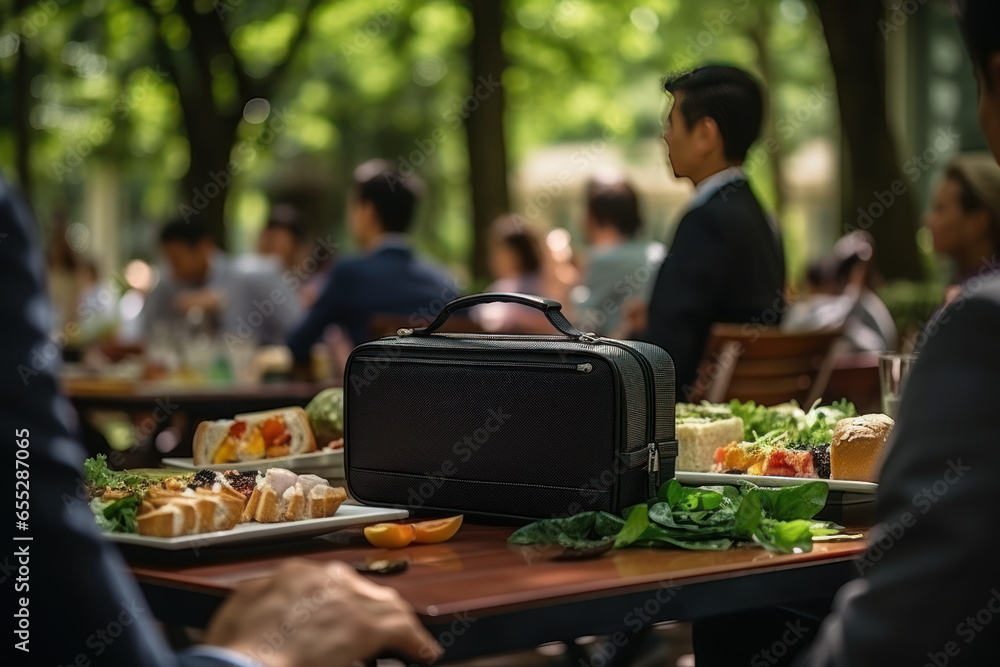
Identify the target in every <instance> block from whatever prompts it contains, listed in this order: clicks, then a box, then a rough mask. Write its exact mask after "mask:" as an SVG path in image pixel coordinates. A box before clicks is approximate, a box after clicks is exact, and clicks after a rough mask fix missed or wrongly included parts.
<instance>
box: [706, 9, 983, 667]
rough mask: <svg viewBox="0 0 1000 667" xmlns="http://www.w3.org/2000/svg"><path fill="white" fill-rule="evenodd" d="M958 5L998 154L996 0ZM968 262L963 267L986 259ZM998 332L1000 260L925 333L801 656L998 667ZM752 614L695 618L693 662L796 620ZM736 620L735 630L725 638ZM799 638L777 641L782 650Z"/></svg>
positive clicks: (731, 652) (730, 652)
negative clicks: (868, 505) (871, 484)
mask: <svg viewBox="0 0 1000 667" xmlns="http://www.w3.org/2000/svg"><path fill="white" fill-rule="evenodd" d="M956 9H957V16H958V21H959V25H960V27H961V29H962V33H963V35H964V37H965V43H966V47H967V49H968V51H969V52H970V54H971V56H972V61H973V66H974V69H975V74H976V78H977V80H978V84H979V119H980V125H981V126H982V129H983V132H984V134H985V135H986V140H987V143H988V144H989V146H990V149H991V152H992V154H993V156H994V159H1000V32H998V31H997V29H996V27H997V25H1000V3H997V2H996V0H964V2H958V3H956ZM988 251H989V248H986V247H985V246H984V248H983V250H981V252H988ZM968 260H969V261H968V264H967V266H969V267H972V266H975V265H978V264H979V263H980V262H989V261H990V258H988V257H985V256H978V257H977V256H971V257H968ZM998 331H1000V273H998V272H996V271H994V272H991V273H989V272H987V273H984V274H983V275H981V276H978V275H977V276H974V277H972V278H970V279H968V280H966V281H965V282H964V283H963V285H962V288H961V291H960V293H959V294H958V295H957V296H956V297H955V298H954V299H953V300H952V302H951V303H950V304H949V305H948V306H946V307H945V309H944V311H943V312H942V313H941V315H940V317H938V319H937V322H936V324H935V328H933V329H929V330H927V331H925V336H924V338H923V340H922V341H921V343H922V344H921V345H920V346H919V347H918V349H917V353H918V356H917V360H916V363H915V364H914V366H913V368H912V370H911V371H910V375H909V378H908V379H907V382H906V386H905V387H904V388H903V394H902V396H901V401H900V404H899V408H898V413H897V416H896V423H895V426H894V428H893V431H892V435H891V437H890V441H889V443H888V444H887V447H888V451H887V453H886V455H885V461H884V464H883V466H882V472H881V476H880V478H879V488H878V499H877V503H876V506H875V507H876V513H877V514H876V516H877V519H878V522H877V523H876V525H875V526H874V528H872V530H871V532H870V533H869V535H868V543H869V547H868V550H867V552H866V553H865V554H864V556H862V557H861V558H860V559H859V560H857V561H856V564H855V565H856V567H857V572H858V574H859V575H860V577H859V578H858V579H856V580H854V581H852V582H850V583H848V584H846V585H845V586H843V587H842V588H841V589H840V591H839V592H838V593H837V596H836V597H835V598H834V604H833V611H832V613H830V615H829V616H828V617H827V618H826V619H825V620H823V621H822V624H821V625H819V628H818V635H817V638H816V639H815V641H813V642H812V644H811V646H809V649H808V651H806V652H803V653H801V654H800V655H798V656H797V658H798V660H797V662H796V663H795V664H796V665H797V667H834V666H845V665H850V667H883V666H885V665H931V666H934V667H943V666H944V665H948V666H949V667H956V666H959V667H960V666H963V665H974V666H977V667H978V666H980V665H994V664H996V661H997V656H998V655H1000V622H998V619H997V614H998V613H1000V569H998V568H997V565H996V554H997V552H998V550H1000V514H998V513H997V498H996V489H997V480H998V479H1000V447H997V434H998V433H1000V411H998V410H997V405H1000V384H998V383H997V377H1000V345H998V344H997V332H998ZM773 615H774V612H771V614H770V615H769V617H771V618H774V616H773ZM760 618H761V615H760V614H759V613H757V612H754V613H753V614H748V615H745V616H744V617H742V618H730V619H725V621H723V620H721V619H720V621H719V622H716V623H712V624H701V625H700V627H699V626H696V627H695V636H694V641H695V651H696V656H697V657H696V660H697V664H698V666H699V667H713V666H714V665H735V664H754V662H753V660H754V657H755V656H756V659H757V662H758V663H760V664H763V663H764V660H763V658H762V656H761V645H762V644H763V645H767V646H769V645H770V644H771V642H774V641H775V640H776V639H780V637H781V636H782V633H783V632H785V631H786V630H787V626H785V623H793V624H794V623H795V622H796V621H795V620H793V619H792V618H787V617H786V618H785V619H784V621H782V619H781V618H780V617H777V618H774V621H775V622H774V623H772V624H771V625H770V626H764V625H761V624H760V623H759V620H760ZM799 620H800V621H801V624H800V625H799V626H798V627H802V628H804V629H807V630H810V631H812V630H813V629H815V628H816V627H817V623H816V620H817V619H814V618H813V619H810V618H805V619H802V618H800V619H799ZM744 622H745V625H741V623H744ZM733 628H742V631H739V634H737V635H734V634H733V633H732V632H731V631H732V629H733ZM721 637H725V639H726V641H725V642H721V641H720V638H721ZM804 643H805V642H799V643H797V644H796V645H795V646H794V647H789V646H787V645H785V648H786V649H787V651H786V652H785V655H786V656H788V655H792V654H794V653H796V650H797V649H798V648H800V647H801V646H803V645H804ZM772 657H773V656H772ZM767 664H769V665H773V664H776V663H775V662H772V661H770V660H768V661H767Z"/></svg>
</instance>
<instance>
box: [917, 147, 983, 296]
mask: <svg viewBox="0 0 1000 667" xmlns="http://www.w3.org/2000/svg"><path fill="white" fill-rule="evenodd" d="M924 226H926V227H927V229H929V230H930V232H931V237H932V239H933V240H934V251H935V252H936V253H938V254H940V255H944V256H945V257H948V258H950V259H951V260H952V261H954V263H955V267H956V269H957V272H958V283H959V284H961V283H962V282H964V281H966V280H968V279H969V278H972V277H973V276H975V275H977V274H985V273H992V272H995V271H996V270H997V269H998V268H1000V265H998V258H997V253H998V252H1000V166H997V163H996V161H995V160H994V159H993V156H992V155H991V154H989V153H985V152H982V153H966V154H963V155H959V156H958V157H956V158H955V159H954V160H952V161H951V163H950V164H949V165H948V167H947V168H946V169H945V173H944V177H943V178H942V179H941V182H940V183H939V184H938V186H937V189H936V190H935V192H934V199H933V202H932V203H931V207H930V210H929V211H928V212H927V214H926V216H925V217H924ZM959 292H960V287H959V286H956V287H955V288H952V289H949V290H948V294H947V297H946V302H949V301H951V300H952V299H953V298H955V296H956V295H957V294H958V293H959Z"/></svg>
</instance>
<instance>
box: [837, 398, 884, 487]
mask: <svg viewBox="0 0 1000 667" xmlns="http://www.w3.org/2000/svg"><path fill="white" fill-rule="evenodd" d="M894 423H895V422H893V420H892V418H891V417H889V416H888V415H883V414H871V415H862V416H860V417H854V418H853V419H841V420H840V421H839V422H837V425H836V426H835V427H834V429H833V441H832V442H831V443H830V478H831V479H854V480H859V481H862V482H877V481H878V475H879V471H880V469H881V467H882V458H883V454H884V452H885V443H886V440H888V438H889V434H890V433H891V432H892V427H893V424H894Z"/></svg>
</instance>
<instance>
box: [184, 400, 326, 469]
mask: <svg viewBox="0 0 1000 667" xmlns="http://www.w3.org/2000/svg"><path fill="white" fill-rule="evenodd" d="M314 451H316V440H315V438H314V437H313V433H312V429H310V427H309V419H308V417H307V416H306V412H305V410H303V409H302V408H299V407H293V408H281V409H279V410H268V411H266V412H253V413H248V414H244V415H236V418H235V419H220V420H218V421H204V422H202V423H200V424H198V429H197V430H196V431H195V434H194V464H195V465H198V466H201V465H210V464H221V463H237V462H241V461H259V460H262V459H265V458H268V459H270V458H276V457H279V456H288V455H291V454H305V453H307V452H314Z"/></svg>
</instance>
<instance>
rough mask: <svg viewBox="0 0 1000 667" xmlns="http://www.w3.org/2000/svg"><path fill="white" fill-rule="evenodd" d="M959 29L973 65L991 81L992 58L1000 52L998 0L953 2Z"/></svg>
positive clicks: (999, 11) (987, 81)
mask: <svg viewBox="0 0 1000 667" xmlns="http://www.w3.org/2000/svg"><path fill="white" fill-rule="evenodd" d="M951 4H952V8H953V9H954V10H955V17H956V18H957V19H958V27H959V29H960V30H961V31H962V37H963V38H964V39H965V48H966V49H968V51H969V55H970V56H971V57H972V64H973V65H974V66H975V67H977V68H978V69H979V70H980V71H981V72H982V73H983V74H984V75H985V76H984V79H985V80H986V84H987V85H991V83H992V82H991V81H990V80H989V78H988V77H989V61H990V56H991V55H993V54H994V53H997V52H998V51H1000V31H998V30H997V26H998V25H1000V3H998V2H997V0H952V3H951Z"/></svg>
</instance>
